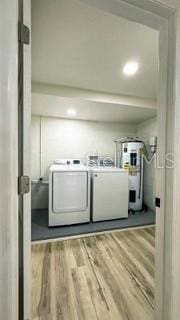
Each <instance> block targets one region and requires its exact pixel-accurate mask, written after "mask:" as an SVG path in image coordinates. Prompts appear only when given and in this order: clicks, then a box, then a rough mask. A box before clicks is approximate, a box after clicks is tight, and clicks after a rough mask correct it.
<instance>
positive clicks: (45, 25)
mask: <svg viewBox="0 0 180 320" xmlns="http://www.w3.org/2000/svg"><path fill="white" fill-rule="evenodd" d="M129 60H136V61H137V62H138V63H139V65H140V69H139V72H138V74H137V75H136V76H134V77H132V78H126V77H125V76H124V75H123V74H122V68H123V65H124V64H125V63H126V62H127V61H129ZM157 78H158V33H157V32H156V31H155V30H152V29H149V28H147V27H145V26H142V25H139V24H137V23H134V22H130V21H128V20H125V19H122V18H119V17H115V16H113V15H111V14H107V13H105V12H103V11H100V10H98V9H96V8H94V7H90V6H87V5H86V4H83V3H82V2H81V1H78V0H53V1H52V0H32V79H33V81H37V82H43V83H49V84H56V85H67V86H72V87H79V88H84V89H91V90H96V91H103V92H109V93H116V94H123V95H124V94H127V95H132V96H137V97H146V98H156V97H157ZM113 107H114V108H115V106H113ZM108 108H109V109H110V108H111V106H109V107H108ZM111 111H112V110H111ZM126 111H127V110H126ZM116 112H118V111H117V110H116ZM144 112H145V111H144ZM146 112H147V111H146ZM150 112H152V111H150ZM139 113H140V114H142V109H140V111H139ZM135 114H136V112H135Z"/></svg>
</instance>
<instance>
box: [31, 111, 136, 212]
mask: <svg viewBox="0 0 180 320" xmlns="http://www.w3.org/2000/svg"><path fill="white" fill-rule="evenodd" d="M136 130H137V128H136V125H132V124H120V123H112V122H95V121H82V120H68V119H59V118H50V117H40V116H33V117H32V162H31V163H32V174H31V176H32V181H33V184H32V208H33V209H34V208H47V207H48V185H44V184H41V183H39V182H38V180H39V178H40V176H43V177H44V179H45V180H46V179H47V178H48V169H49V166H50V165H51V164H52V163H53V160H54V159H57V158H86V156H87V155H88V154H90V153H93V152H98V154H99V155H100V156H110V157H114V145H113V140H114V139H117V138H121V137H126V136H134V135H136Z"/></svg>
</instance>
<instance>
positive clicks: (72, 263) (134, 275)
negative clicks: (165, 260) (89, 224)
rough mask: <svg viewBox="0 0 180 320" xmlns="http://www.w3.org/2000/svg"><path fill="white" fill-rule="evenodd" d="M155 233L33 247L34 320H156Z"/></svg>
mask: <svg viewBox="0 0 180 320" xmlns="http://www.w3.org/2000/svg"><path fill="white" fill-rule="evenodd" d="M154 242H155V229H154V228H146V229H137V230H131V231H121V232H112V233H110V234H104V235H97V236H92V237H86V238H81V239H73V240H66V241H59V242H52V243H48V244H36V245H33V246H32V319H33V320H35V319H36V320H61V319H63V320H96V319H98V320H109V319H112V320H116V319H117V320H150V319H151V320H152V319H153V318H154V315H153V310H154Z"/></svg>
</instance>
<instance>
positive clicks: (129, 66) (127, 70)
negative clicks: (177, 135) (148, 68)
mask: <svg viewBox="0 0 180 320" xmlns="http://www.w3.org/2000/svg"><path fill="white" fill-rule="evenodd" d="M138 69H139V66H138V63H137V62H128V63H126V64H125V66H124V68H123V73H124V74H125V75H126V76H133V75H134V74H136V73H137V71H138Z"/></svg>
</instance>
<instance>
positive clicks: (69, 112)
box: [67, 109, 77, 116]
mask: <svg viewBox="0 0 180 320" xmlns="http://www.w3.org/2000/svg"><path fill="white" fill-rule="evenodd" d="M67 113H68V115H69V116H75V115H76V113H77V112H76V110H75V109H69V110H68V111H67Z"/></svg>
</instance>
